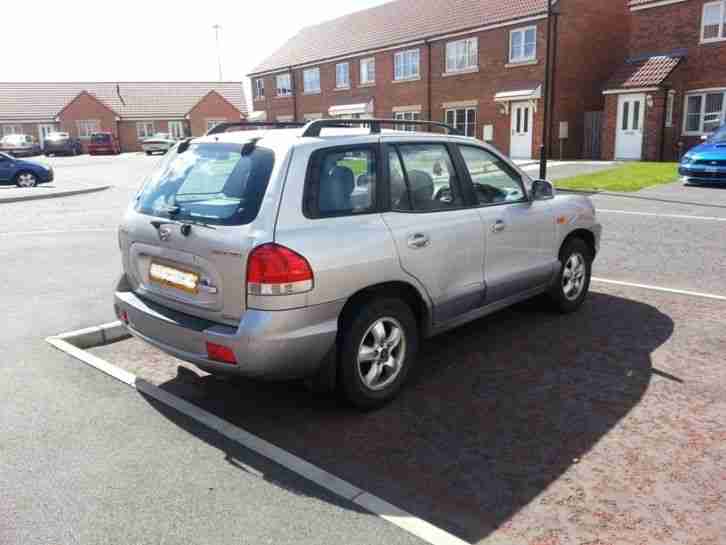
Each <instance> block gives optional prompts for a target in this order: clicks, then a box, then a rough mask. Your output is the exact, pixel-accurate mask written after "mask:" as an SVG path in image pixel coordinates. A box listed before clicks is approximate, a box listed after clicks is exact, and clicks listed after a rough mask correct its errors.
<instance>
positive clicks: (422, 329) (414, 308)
mask: <svg viewBox="0 0 726 545" xmlns="http://www.w3.org/2000/svg"><path fill="white" fill-rule="evenodd" d="M380 298H388V299H400V300H401V301H403V302H404V303H406V304H407V305H408V306H409V307H410V309H411V312H413V315H414V316H415V318H416V323H417V325H418V330H419V333H420V335H421V336H422V337H425V336H426V333H427V331H428V329H429V324H430V317H431V311H430V309H429V307H428V305H427V304H426V301H425V300H424V296H423V295H422V294H421V292H420V291H419V290H418V289H416V287H414V286H413V285H412V284H409V283H407V282H401V281H394V282H384V283H382V284H376V285H374V286H369V287H367V288H364V289H362V290H360V291H358V292H356V293H355V294H353V295H352V296H351V297H350V298H348V301H347V302H346V303H345V306H344V307H343V310H342V311H341V313H340V318H339V319H338V335H340V332H342V331H344V330H345V327H346V325H347V324H349V323H350V321H351V319H352V318H353V317H354V316H355V312H356V309H358V308H360V307H361V306H362V305H363V304H365V303H368V302H369V301H371V300H374V299H380Z"/></svg>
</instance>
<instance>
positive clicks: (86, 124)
mask: <svg viewBox="0 0 726 545" xmlns="http://www.w3.org/2000/svg"><path fill="white" fill-rule="evenodd" d="M76 128H77V129H78V138H83V139H86V138H91V135H92V134H93V133H95V132H100V131H101V122H100V121H99V120H98V119H79V120H78V121H76Z"/></svg>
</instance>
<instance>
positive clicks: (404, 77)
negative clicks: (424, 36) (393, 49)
mask: <svg viewBox="0 0 726 545" xmlns="http://www.w3.org/2000/svg"><path fill="white" fill-rule="evenodd" d="M406 56H411V57H412V58H413V56H415V60H416V62H415V63H414V62H413V60H411V62H410V63H409V64H410V65H411V67H412V68H413V67H414V66H415V68H416V71H415V73H414V72H413V71H411V73H408V74H407V73H406V70H405V68H406ZM399 69H400V70H399ZM393 79H394V80H395V81H409V80H417V79H421V50H420V49H407V50H405V51H399V52H398V53H396V54H395V55H394V56H393Z"/></svg>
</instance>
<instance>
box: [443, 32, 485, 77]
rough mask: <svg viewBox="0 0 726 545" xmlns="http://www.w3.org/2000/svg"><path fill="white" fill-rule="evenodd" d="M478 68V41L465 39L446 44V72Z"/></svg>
mask: <svg viewBox="0 0 726 545" xmlns="http://www.w3.org/2000/svg"><path fill="white" fill-rule="evenodd" d="M477 66H479V40H478V39H477V38H467V39H466V40H459V41H458V42H449V43H448V44H446V72H461V71H462V70H470V69H473V68H476V67H477Z"/></svg>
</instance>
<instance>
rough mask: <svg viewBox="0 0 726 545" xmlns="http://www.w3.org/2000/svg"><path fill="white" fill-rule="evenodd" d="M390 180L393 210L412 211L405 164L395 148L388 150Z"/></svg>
mask: <svg viewBox="0 0 726 545" xmlns="http://www.w3.org/2000/svg"><path fill="white" fill-rule="evenodd" d="M388 180H389V185H390V187H391V208H392V209H393V210H400V211H410V210H411V199H410V198H409V192H408V186H407V185H406V178H405V175H404V173H403V165H401V159H400V157H399V156H398V152H397V151H396V150H395V149H391V150H389V152H388Z"/></svg>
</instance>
